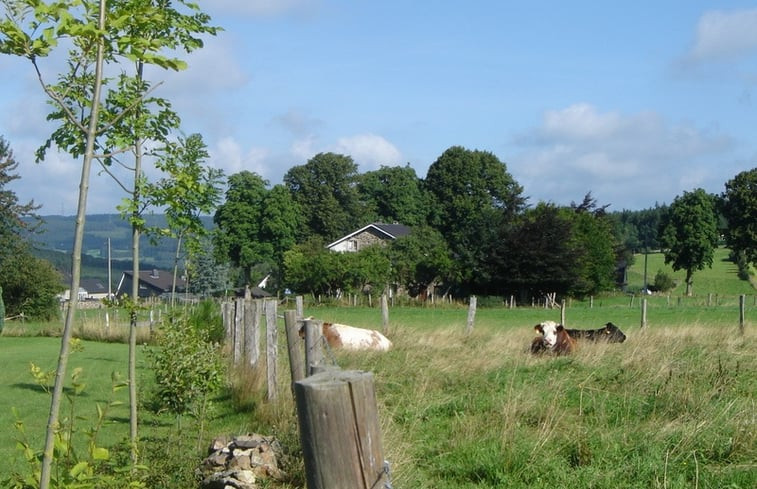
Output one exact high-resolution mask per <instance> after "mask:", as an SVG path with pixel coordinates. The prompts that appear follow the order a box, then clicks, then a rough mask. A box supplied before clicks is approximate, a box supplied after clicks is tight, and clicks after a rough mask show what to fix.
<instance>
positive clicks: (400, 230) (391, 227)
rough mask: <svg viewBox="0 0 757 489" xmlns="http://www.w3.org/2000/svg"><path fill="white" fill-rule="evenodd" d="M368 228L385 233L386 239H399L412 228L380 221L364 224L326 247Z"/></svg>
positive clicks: (330, 246)
mask: <svg viewBox="0 0 757 489" xmlns="http://www.w3.org/2000/svg"><path fill="white" fill-rule="evenodd" d="M368 229H374V230H376V231H377V232H378V234H380V235H383V236H384V237H385V238H386V239H392V240H394V239H397V238H399V237H402V236H407V235H408V234H410V231H411V229H410V228H409V227H408V226H405V225H404V224H384V223H380V222H374V223H372V224H368V225H367V226H363V227H361V228H360V229H358V230H357V231H353V232H351V233H350V234H348V235H347V236H343V237H341V238H339V239H337V240H336V241H334V242H333V243H331V244H328V245H326V248H332V247H333V246H335V245H337V244H339V243H341V242H342V241H345V240H348V239H350V238H352V237H353V236H357V235H358V234H360V233H363V232H365V231H367V230H368Z"/></svg>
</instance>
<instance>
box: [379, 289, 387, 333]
mask: <svg viewBox="0 0 757 489" xmlns="http://www.w3.org/2000/svg"><path fill="white" fill-rule="evenodd" d="M381 328H382V333H384V334H385V335H386V334H388V333H389V302H388V301H387V299H386V294H381Z"/></svg>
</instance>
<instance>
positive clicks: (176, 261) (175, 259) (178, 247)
mask: <svg viewBox="0 0 757 489" xmlns="http://www.w3.org/2000/svg"><path fill="white" fill-rule="evenodd" d="M183 235H184V233H183V232H181V233H179V237H178V239H177V242H176V255H174V257H173V280H172V281H171V308H173V306H174V305H175V300H176V274H177V272H178V270H179V255H180V254H181V238H182V236H183Z"/></svg>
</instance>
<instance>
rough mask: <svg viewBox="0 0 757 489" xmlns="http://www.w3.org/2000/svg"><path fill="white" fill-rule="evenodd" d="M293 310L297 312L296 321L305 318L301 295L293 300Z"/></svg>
mask: <svg viewBox="0 0 757 489" xmlns="http://www.w3.org/2000/svg"><path fill="white" fill-rule="evenodd" d="M294 310H295V311H296V312H297V319H302V318H303V317H305V306H304V301H303V298H302V296H301V295H298V296H297V297H295V298H294Z"/></svg>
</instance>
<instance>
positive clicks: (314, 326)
mask: <svg viewBox="0 0 757 489" xmlns="http://www.w3.org/2000/svg"><path fill="white" fill-rule="evenodd" d="M322 336H323V321H318V320H316V319H306V320H305V375H312V374H313V369H314V368H317V367H318V366H319V365H321V364H322V363H323V342H322V341H321V337H322Z"/></svg>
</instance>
